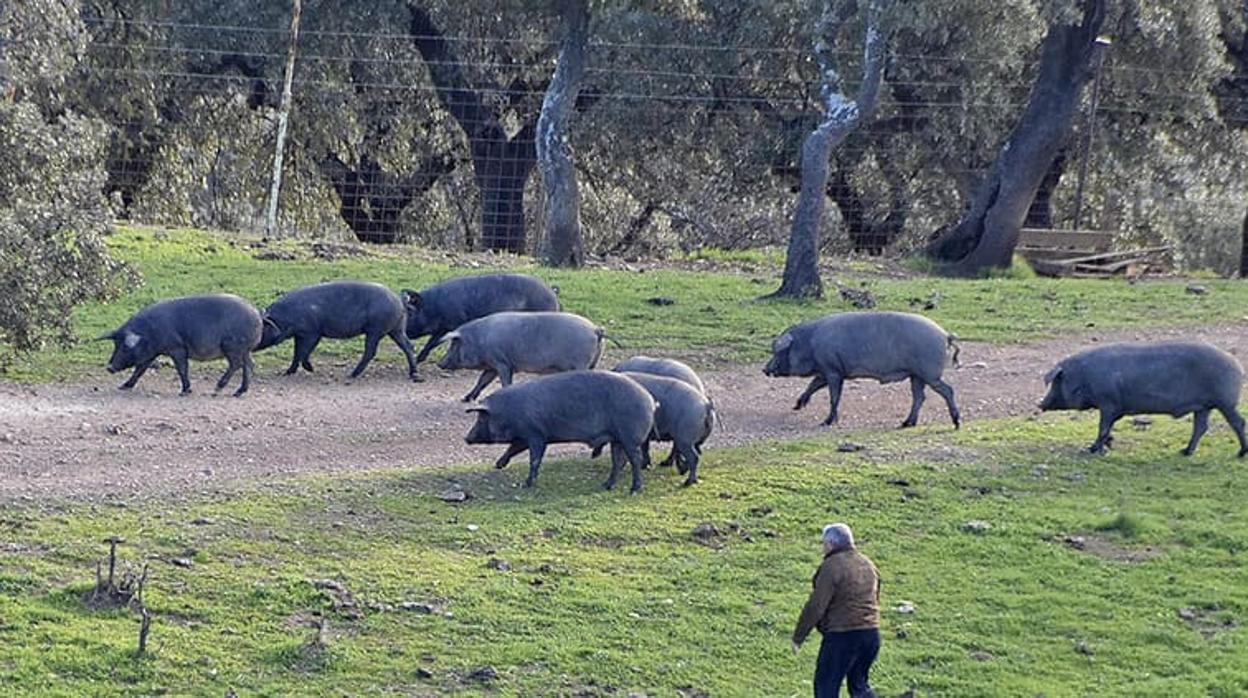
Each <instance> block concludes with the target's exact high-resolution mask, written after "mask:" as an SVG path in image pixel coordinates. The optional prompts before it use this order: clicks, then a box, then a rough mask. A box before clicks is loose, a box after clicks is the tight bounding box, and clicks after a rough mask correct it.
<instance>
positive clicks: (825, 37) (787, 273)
mask: <svg viewBox="0 0 1248 698" xmlns="http://www.w3.org/2000/svg"><path fill="white" fill-rule="evenodd" d="M885 1H886V0H868V5H867V30H866V37H865V38H864V39H863V66H862V86H861V87H860V88H859V90H858V99H857V100H853V101H851V100H849V99H847V98H846V97H845V94H844V92H843V90H842V87H841V78H840V75H839V74H838V73H837V72H836V68H835V66H834V62H833V54H832V46H833V38H834V37H835V36H836V33H837V32H838V31H839V30H840V28H841V26H843V25H844V24H845V22H846V21H847V20H848V19H849V18H850V17H852V16H853V15H854V13H855V12H856V11H857V3H856V2H854V0H848V1H845V0H829V2H828V3H827V4H826V5H825V6H824V10H823V14H822V16H821V17H820V19H819V27H818V31H817V32H816V34H815V58H816V59H817V60H818V62H819V72H820V76H821V83H822V84H821V89H820V92H821V96H822V98H823V105H824V114H823V120H822V121H821V122H820V123H819V125H818V126H816V127H815V129H814V130H813V131H811V132H810V133H809V134H808V135H807V136H806V140H805V142H803V143H802V186H801V191H800V193H799V194H798V198H797V210H796V211H795V212H794V214H793V227H792V230H791V231H790V233H789V248H788V251H787V253H786V254H785V258H784V278H783V280H782V281H781V283H780V288H779V289H777V290H776V291H775V292H774V293H772V294H770V296H769V297H782V298H820V297H822V296H823V281H822V280H821V279H820V278H819V223H820V221H821V220H822V218H823V211H824V207H825V205H826V201H827V187H828V170H829V163H828V158H829V156H830V155H831V153H832V150H833V149H834V148H835V147H837V146H838V145H840V143H841V142H842V141H844V140H845V137H846V136H848V135H849V134H850V133H851V132H853V130H854V129H855V128H857V127H858V125H859V124H860V123H862V122H863V121H866V120H868V119H870V118H871V114H872V113H873V112H874V111H875V105H876V103H877V102H878V101H879V93H880V82H881V79H882V77H883V74H884V53H885V49H886V47H887V42H886V40H885V38H884V34H883V32H882V28H881V26H880V25H881V19H882V16H883V9H884V8H883V5H884V2H885Z"/></svg>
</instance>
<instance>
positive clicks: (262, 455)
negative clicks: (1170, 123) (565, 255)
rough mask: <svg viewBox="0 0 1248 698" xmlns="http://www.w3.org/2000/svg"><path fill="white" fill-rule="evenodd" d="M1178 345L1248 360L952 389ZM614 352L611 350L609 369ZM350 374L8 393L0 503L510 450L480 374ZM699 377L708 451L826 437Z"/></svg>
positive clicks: (815, 421) (889, 406) (792, 384)
mask: <svg viewBox="0 0 1248 698" xmlns="http://www.w3.org/2000/svg"><path fill="white" fill-rule="evenodd" d="M1174 338H1200V339H1206V340H1208V341H1211V342H1213V343H1215V344H1217V345H1218V346H1221V347H1223V348H1226V349H1228V350H1229V351H1232V352H1233V353H1236V354H1240V355H1241V356H1242V355H1244V354H1245V353H1248V325H1229V326H1219V327H1208V328H1199V329H1165V330H1137V331H1128V332H1110V333H1098V334H1095V335H1085V336H1082V337H1077V338H1063V339H1058V340H1052V341H1046V342H1041V343H1035V344H1028V345H1021V346H992V345H983V344H970V343H964V345H963V348H962V368H961V369H959V370H957V371H952V372H950V373H947V374H946V379H947V380H948V381H949V382H950V383H951V384H952V385H953V386H954V388H955V389H956V390H957V396H958V402H959V404H960V406H961V408H962V412H963V415H964V417H965V418H966V419H968V420H975V419H984V418H989V417H1002V416H1007V415H1020V414H1026V413H1028V412H1030V411H1031V410H1033V409H1034V405H1035V404H1036V402H1037V401H1038V400H1039V399H1040V397H1041V396H1042V394H1043V390H1044V387H1043V384H1042V381H1041V376H1043V374H1044V372H1045V371H1047V370H1048V368H1049V367H1050V366H1051V365H1052V364H1053V362H1054V361H1056V360H1057V359H1059V358H1061V357H1062V356H1065V355H1066V354H1069V353H1070V352H1072V351H1074V350H1076V349H1078V348H1080V347H1083V346H1086V345H1089V344H1091V343H1092V342H1093V341H1094V339H1095V341H1100V342H1106V341H1118V340H1128V339H1150V340H1151V339H1174ZM621 356H622V353H621V352H619V351H618V350H617V351H615V352H614V353H613V354H610V355H608V357H607V358H606V361H605V362H604V363H608V364H610V363H611V362H613V361H614V360H616V359H619V358H621ZM348 368H349V367H348V366H346V365H332V364H331V363H330V362H328V361H323V362H322V363H321V364H320V365H319V366H318V373H317V374H316V375H314V376H310V375H307V374H300V375H299V376H298V377H293V378H286V377H281V376H275V375H268V374H267V373H266V374H263V375H260V376H259V378H258V380H257V381H256V382H255V383H254V384H253V388H252V392H251V394H249V395H248V396H246V397H244V398H242V399H238V400H236V399H233V398H230V397H225V396H221V397H214V396H212V395H211V394H210V392H209V391H210V389H211V385H212V381H213V379H215V377H216V373H214V371H218V370H220V369H218V368H217V367H215V366H212V367H210V368H201V369H200V370H199V371H197V374H196V376H195V378H194V382H195V386H196V387H197V389H198V390H199V391H201V392H199V393H197V394H194V395H191V396H188V397H179V396H178V395H177V394H176V393H177V382H176V377H175V376H174V374H173V371H172V369H170V368H164V369H161V370H159V371H154V372H149V374H148V375H147V376H146V377H145V378H144V380H143V381H142V382H141V383H140V384H139V387H138V388H137V389H136V390H135V391H134V392H122V391H118V390H116V389H115V386H116V384H117V383H120V381H121V380H122V379H123V378H122V377H116V379H115V380H114V378H115V377H113V376H102V377H101V378H100V379H99V380H96V381H93V382H89V383H85V384H69V385H39V386H23V385H15V384H6V383H0V503H2V502H5V501H13V500H16V499H21V500H26V501H31V500H34V501H47V500H55V499H77V500H90V501H108V500H113V499H121V500H127V499H133V498H136V497H144V496H168V495H177V494H181V493H188V492H197V493H207V492H213V491H228V490H230V489H233V488H236V487H238V486H239V485H243V484H248V483H254V482H256V481H266V480H270V479H273V478H280V477H284V476H289V475H293V474H298V473H312V472H341V471H356V470H368V469H376V468H399V467H419V466H424V465H435V464H446V463H460V462H472V461H479V462H481V463H483V464H484V463H488V462H489V461H492V460H493V459H494V458H495V457H497V456H498V454H499V452H500V451H501V448H498V447H469V446H467V445H466V444H464V441H463V436H464V434H465V432H466V431H467V429H468V427H469V425H470V422H471V419H470V418H469V417H468V416H466V415H465V414H464V413H463V405H462V404H461V403H459V402H458V397H459V396H460V395H462V394H463V393H464V392H466V391H467V390H468V388H469V387H470V386H471V385H472V382H473V380H474V376H470V375H468V374H466V373H461V374H454V375H452V374H442V373H440V372H439V371H438V370H437V369H436V368H434V367H430V368H429V369H427V371H428V373H427V374H426V375H427V377H428V380H427V381H426V382H424V383H421V384H419V385H413V384H412V383H410V382H408V381H406V380H405V379H404V376H403V375H402V374H401V373H400V372H399V370H398V369H397V367H393V366H375V367H374V368H373V369H370V372H369V373H368V374H366V375H365V376H364V378H363V379H361V380H359V381H357V382H355V383H353V384H346V382H345V381H343V380H342V376H344V375H345V374H346V372H347V370H348ZM703 377H704V378H705V380H706V383H707V386H708V389H709V390H710V391H711V392H712V395H713V396H714V398H715V401H716V405H717V406H718V407H719V409H720V413H721V415H722V417H723V423H724V428H723V431H722V432H720V433H716V434H715V435H714V436H713V437H712V439H711V441H710V442H709V448H710V450H711V452H712V453H713V449H714V448H715V447H723V446H733V445H740V444H744V443H749V442H752V441H758V440H763V439H798V438H804V437H810V436H813V435H816V434H819V433H822V431H823V428H822V427H820V426H819V422H820V421H821V420H822V418H823V416H824V415H825V414H826V411H827V397H826V394H827V393H826V392H820V393H819V394H818V395H816V396H815V398H814V399H813V400H812V401H811V405H810V406H809V407H808V408H807V409H806V410H804V411H802V412H793V411H792V410H791V409H790V408H791V406H792V404H793V401H794V400H795V399H796V397H797V394H798V393H799V392H800V391H801V389H802V388H803V387H804V386H805V381H804V380H799V379H783V380H781V379H769V378H766V377H764V376H763V375H762V373H761V370H760V367H759V366H742V367H739V368H736V369H732V370H721V371H715V372H709V373H705V374H704V376H703ZM909 400H910V394H909V384H908V383H898V384H893V385H888V386H880V385H878V384H875V383H874V382H868V381H857V382H851V383H847V384H846V388H845V393H844V398H843V401H842V408H841V416H842V421H841V425H840V427H839V429H842V430H847V429H862V428H891V427H893V426H896V425H897V424H898V423H900V421H901V419H902V418H903V417H904V416H905V414H906V411H907V409H908V406H909ZM922 421H923V422H924V423H935V424H948V416H947V413H946V411H945V407H944V404H943V401H942V400H941V399H940V398H939V397H938V396H935V395H931V394H930V392H929V398H928V401H927V404H926V405H925V406H924V408H923V414H922ZM569 453H584V448H582V447H579V446H563V447H558V448H554V449H552V451H551V455H552V456H554V457H559V456H560V455H561V454H569ZM712 458H713V456H712ZM521 460H523V459H521Z"/></svg>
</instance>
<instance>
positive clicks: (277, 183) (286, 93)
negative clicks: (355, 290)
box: [264, 0, 303, 235]
mask: <svg viewBox="0 0 1248 698" xmlns="http://www.w3.org/2000/svg"><path fill="white" fill-rule="evenodd" d="M302 11H303V3H302V0H292V9H291V14H290V44H289V45H288V46H287V47H286V74H285V76H284V80H283V83H282V101H281V104H280V105H279V106H278V110H277V145H276V146H274V148H273V182H272V184H271V185H270V187H269V211H268V215H267V216H266V217H265V226H264V230H265V234H266V235H274V234H276V232H277V196H278V193H279V192H280V191H281V189H282V154H283V152H284V151H285V149H286V125H287V123H289V121H290V85H291V81H292V80H293V79H294V76H295V49H296V46H297V45H298V43H299V15H300V14H301V13H302Z"/></svg>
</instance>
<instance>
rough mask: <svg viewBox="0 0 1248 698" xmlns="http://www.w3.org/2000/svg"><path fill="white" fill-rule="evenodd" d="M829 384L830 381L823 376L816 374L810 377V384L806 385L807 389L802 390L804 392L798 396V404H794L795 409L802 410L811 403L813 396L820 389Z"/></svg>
mask: <svg viewBox="0 0 1248 698" xmlns="http://www.w3.org/2000/svg"><path fill="white" fill-rule="evenodd" d="M827 384H828V381H827V379H825V378H824V377H823V376H815V377H814V378H812V379H810V385H808V386H806V389H805V390H803V391H802V394H801V395H798V396H797V404H796V405H793V409H794V411H796V410H800V409H802V408H803V407H805V406H806V405H807V404H809V403H810V398H811V396H812V395H814V394H815V393H817V392H819V390H821V389H822V388H824V387H825V386H827Z"/></svg>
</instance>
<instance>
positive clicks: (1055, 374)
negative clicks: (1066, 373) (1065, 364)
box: [1044, 366, 1062, 385]
mask: <svg viewBox="0 0 1248 698" xmlns="http://www.w3.org/2000/svg"><path fill="white" fill-rule="evenodd" d="M1061 375H1062V367H1061V366H1054V367H1053V370H1051V371H1049V372H1048V373H1046V374H1044V384H1045V385H1049V384H1050V383H1052V382H1053V381H1055V380H1057V379H1058V378H1060V377H1061Z"/></svg>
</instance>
